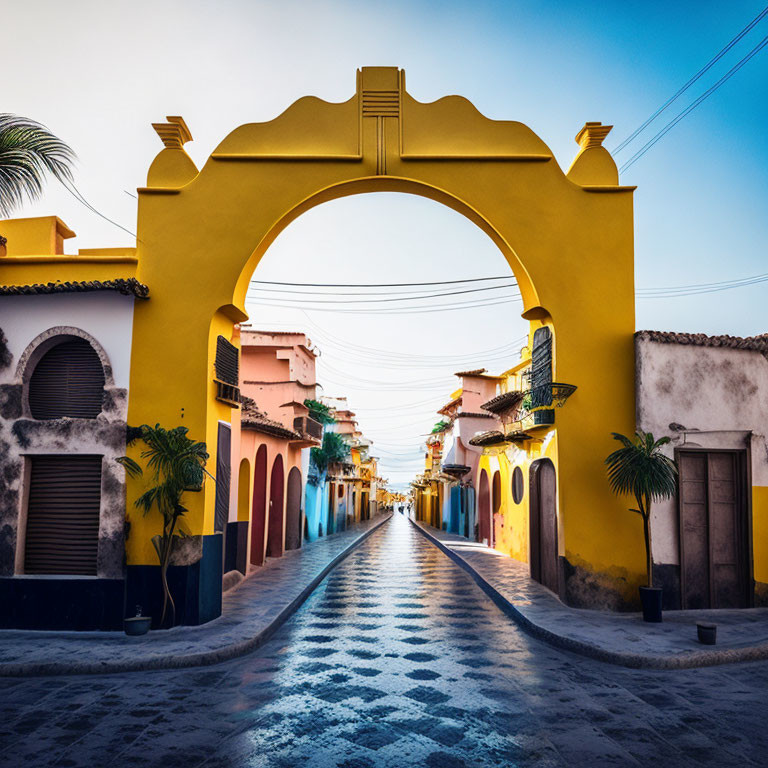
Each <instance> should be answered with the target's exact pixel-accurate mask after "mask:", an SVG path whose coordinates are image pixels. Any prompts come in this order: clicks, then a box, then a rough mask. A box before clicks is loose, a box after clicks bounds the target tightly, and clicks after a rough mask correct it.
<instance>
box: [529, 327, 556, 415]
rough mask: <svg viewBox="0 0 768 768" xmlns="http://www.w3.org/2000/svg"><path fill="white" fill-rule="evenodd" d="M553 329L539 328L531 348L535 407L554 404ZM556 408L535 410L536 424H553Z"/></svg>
mask: <svg viewBox="0 0 768 768" xmlns="http://www.w3.org/2000/svg"><path fill="white" fill-rule="evenodd" d="M551 385H552V331H550V329H549V328H546V327H544V328H537V329H536V331H534V334H533V349H532V350H531V403H532V405H533V407H539V408H540V407H541V406H547V405H552V387H551ZM554 419H555V412H554V410H550V409H547V410H541V411H535V412H534V423H535V424H552V423H553V422H554Z"/></svg>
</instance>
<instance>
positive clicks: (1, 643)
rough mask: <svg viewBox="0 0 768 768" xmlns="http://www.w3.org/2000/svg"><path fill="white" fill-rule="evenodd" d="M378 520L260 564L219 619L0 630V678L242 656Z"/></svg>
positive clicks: (225, 605)
mask: <svg viewBox="0 0 768 768" xmlns="http://www.w3.org/2000/svg"><path fill="white" fill-rule="evenodd" d="M385 520H386V517H385V516H378V517H376V518H374V519H373V520H365V521H362V522H360V523H356V524H355V525H354V526H352V527H350V528H348V529H347V530H345V531H341V532H340V533H336V534H333V535H331V536H327V537H324V538H322V539H318V540H317V541H315V542H312V543H311V544H309V545H306V546H303V547H301V549H296V550H291V551H289V552H286V553H285V554H284V555H283V556H282V557H280V558H276V559H274V560H269V561H267V563H266V565H264V566H263V567H261V568H259V569H258V570H256V571H255V572H254V573H252V574H251V575H250V576H249V577H248V578H247V579H244V580H243V581H241V582H240V584H239V585H238V586H237V587H235V588H233V589H231V590H230V591H228V592H226V593H225V594H224V599H223V605H222V615H221V616H220V617H219V618H218V619H216V620H214V621H211V622H208V623H207V624H203V625H201V626H197V627H174V628H173V629H170V630H162V631H156V632H150V633H149V634H147V635H143V636H141V637H128V636H126V635H125V634H124V633H122V632H37V631H35V632H30V631H20V630H0V677H2V676H8V675H26V676H28V675H39V674H73V673H74V674H86V673H90V674H93V673H97V674H98V673H103V672H123V671H129V670H132V669H173V668H178V667H185V666H186V667H189V666H201V665H204V664H211V663H216V662H220V661H223V660H226V659H230V658H233V657H235V656H238V655H242V654H243V653H247V652H249V651H251V650H253V649H254V648H255V647H257V646H258V645H259V644H260V643H261V642H263V641H264V640H265V639H266V638H267V637H268V636H269V634H270V632H271V631H273V630H274V629H276V626H277V624H279V623H280V622H281V621H282V620H284V619H285V618H286V617H287V616H288V615H290V614H291V613H292V612H293V611H294V610H295V609H296V608H297V607H298V605H300V604H301V602H302V601H303V600H304V599H305V598H306V597H307V596H308V594H309V593H310V592H311V591H312V589H313V588H314V587H315V586H316V585H317V583H318V582H319V580H320V579H321V578H322V577H323V576H324V574H325V573H326V572H327V571H328V569H329V568H330V567H332V566H333V564H334V563H336V562H338V560H339V559H340V558H343V557H344V556H345V554H346V553H347V552H348V551H349V550H350V549H351V548H353V547H355V546H356V545H357V544H358V543H359V542H360V541H361V540H362V538H364V537H365V536H367V535H368V534H369V533H370V532H371V531H372V530H373V529H375V528H376V527H377V526H379V525H381V524H382V523H383V522H384V521H385Z"/></svg>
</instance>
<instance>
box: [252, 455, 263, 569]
mask: <svg viewBox="0 0 768 768" xmlns="http://www.w3.org/2000/svg"><path fill="white" fill-rule="evenodd" d="M266 527H267V446H266V445H260V446H259V450H258V451H257V452H256V463H255V466H254V470H253V505H252V513H251V563H252V564H253V565H263V564H264V531H265V528H266Z"/></svg>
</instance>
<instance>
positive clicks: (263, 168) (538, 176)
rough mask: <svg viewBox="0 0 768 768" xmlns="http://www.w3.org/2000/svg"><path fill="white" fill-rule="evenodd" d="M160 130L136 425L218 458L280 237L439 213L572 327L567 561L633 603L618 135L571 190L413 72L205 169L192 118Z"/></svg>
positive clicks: (196, 527) (243, 133)
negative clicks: (613, 469)
mask: <svg viewBox="0 0 768 768" xmlns="http://www.w3.org/2000/svg"><path fill="white" fill-rule="evenodd" d="M155 128H156V130H157V132H158V133H159V134H160V136H161V138H162V140H163V143H164V145H165V146H164V149H163V150H162V151H161V152H160V154H159V155H158V156H157V158H156V159H155V160H154V162H153V163H152V165H151V167H150V169H149V174H148V179H147V186H146V187H144V188H142V189H140V190H139V210H138V243H137V256H138V267H137V277H138V278H139V280H140V281H141V282H143V283H146V284H147V285H148V286H149V287H150V291H151V300H150V301H147V302H144V303H142V304H140V305H137V307H136V310H135V317H134V335H133V350H132V361H131V383H130V393H131V396H130V404H129V421H130V423H132V424H139V423H153V424H154V423H156V422H160V423H162V424H164V425H167V426H172V425H176V424H180V423H183V424H185V425H186V426H188V427H189V429H190V432H191V434H192V436H194V437H195V438H198V439H205V440H206V442H207V444H208V446H209V449H210V450H211V451H214V450H215V445H216V429H217V424H218V422H219V421H220V420H229V419H230V418H231V416H232V411H231V410H230V408H229V406H227V405H226V404H225V403H223V402H221V401H219V400H217V399H216V393H217V390H216V385H215V383H214V369H213V361H214V357H215V348H216V339H217V337H218V336H219V335H223V336H225V338H231V337H232V327H233V324H234V323H235V322H238V321H241V320H244V319H246V314H245V308H244V301H245V293H246V289H247V286H248V281H249V280H250V277H251V274H252V272H253V270H254V269H255V267H256V265H257V264H258V262H259V260H260V258H261V257H262V255H263V254H264V252H265V251H266V249H267V248H268V247H269V245H270V244H271V243H272V242H273V240H274V239H275V237H276V236H277V235H278V234H279V233H280V231H281V230H282V229H283V228H284V227H286V226H287V225H288V224H289V223H290V222H291V221H293V220H294V219H295V218H296V217H298V216H300V215H301V214H302V213H303V212H304V211H306V210H308V209H309V208H311V207H313V206H315V205H318V204H320V203H322V202H325V201H328V200H332V199H335V198H339V197H342V196H345V195H351V194H360V193H366V192H379V191H399V192H407V193H411V194H417V195H422V196H425V197H429V198H431V199H433V200H437V201H438V202H441V203H444V204H445V205H448V206H450V207H451V208H453V209H455V210H457V211H458V212H460V213H461V214H462V215H464V216H467V217H468V218H469V219H470V220H472V221H474V222H475V223H476V224H477V225H478V226H479V227H480V228H481V229H483V231H485V232H486V233H487V234H488V235H489V237H491V238H492V239H493V241H494V242H495V243H496V244H497V245H498V247H499V248H500V250H501V251H502V253H503V254H504V256H505V257H506V259H507V261H508V262H509V264H510V267H511V268H512V270H513V271H514V273H515V276H516V278H517V280H518V283H519V285H520V290H521V293H522V297H523V302H524V312H523V317H525V318H526V319H528V320H529V321H530V322H531V327H532V330H533V329H535V328H537V327H540V326H541V325H554V326H556V329H557V335H556V349H555V356H554V378H555V380H557V381H564V382H569V383H572V384H576V385H577V386H578V391H577V393H576V394H575V395H574V396H573V397H572V398H571V399H570V400H569V402H568V405H567V407H565V408H563V409H559V410H558V412H557V424H556V426H555V429H554V430H552V433H551V434H550V435H549V436H548V437H547V441H546V451H547V455H549V456H553V460H554V461H555V463H556V465H557V468H558V499H559V511H558V515H559V526H560V528H561V530H562V540H561V552H560V554H561V555H563V556H565V557H567V558H568V561H569V563H570V564H571V565H572V566H573V567H574V568H575V569H576V571H577V572H578V579H579V580H580V581H582V582H583V584H584V589H585V591H589V590H594V587H595V586H597V587H599V588H600V589H603V590H604V591H606V593H609V592H610V593H613V594H616V595H620V596H621V598H622V599H623V598H626V599H627V600H631V599H632V597H631V595H632V590H633V588H634V587H635V586H636V584H637V583H638V582H639V580H640V578H641V574H642V572H643V542H642V532H641V530H640V527H639V526H636V525H634V523H635V521H634V519H633V516H632V515H630V514H628V513H627V512H626V510H625V509H624V506H623V504H622V503H621V502H618V501H617V500H616V499H615V498H613V497H612V495H611V494H610V492H609V489H608V486H607V483H606V480H605V474H604V469H603V458H604V457H605V456H606V455H607V454H608V453H609V452H610V450H611V439H610V432H612V431H621V432H630V433H631V432H632V430H633V428H634V363H633V345H632V334H633V331H634V275H633V225H632V194H631V191H632V188H631V187H621V186H619V185H618V175H617V173H616V166H615V164H614V163H613V160H612V158H611V157H610V154H609V153H608V152H607V151H606V150H605V149H604V148H603V147H602V146H601V144H602V140H603V138H604V137H605V135H606V134H607V132H608V130H609V127H607V126H602V125H600V124H599V123H587V124H586V125H585V127H584V128H583V129H582V131H581V132H580V133H579V135H578V136H577V141H578V143H579V145H580V151H579V153H578V155H577V157H576V160H575V161H574V163H573V164H572V165H571V168H570V169H569V171H568V172H567V174H566V173H564V172H563V171H562V170H561V168H560V167H559V165H558V164H557V162H556V161H555V159H554V157H553V155H552V152H551V151H550V150H549V148H548V147H547V146H546V145H545V144H544V142H543V141H542V140H541V139H540V138H539V137H538V136H536V135H535V134H534V133H533V132H532V131H531V130H530V129H529V128H528V127H526V126H525V125H523V124H521V123H517V122H508V121H494V120H489V119H488V118H486V117H484V116H483V115H481V114H480V113H479V112H477V110H476V109H475V108H474V107H473V106H472V104H470V103H469V102H468V101H467V100H465V99H463V98H461V97H458V96H449V97H446V98H443V99H440V100H438V101H436V102H433V103H430V104H422V103H419V102H417V101H416V100H415V99H413V98H412V97H411V96H410V95H409V94H408V93H407V91H406V90H405V76H404V73H403V71H402V70H398V69H397V68H392V67H370V68H363V69H362V70H360V71H359V72H358V74H357V89H356V93H355V95H354V96H353V97H352V98H351V99H350V100H348V101H346V102H344V103H340V104H331V103H328V102H325V101H322V100H320V99H317V98H314V97H306V98H302V99H300V100H299V101H297V102H296V103H294V104H293V105H292V106H291V107H289V108H288V109H287V110H286V111H285V112H284V113H283V114H282V115H280V116H279V117H277V118H276V119H275V120H272V121H271V122H268V123H257V124H249V125H244V126H241V127H240V128H237V129H236V130H235V131H233V132H232V133H231V134H230V135H229V136H227V137H226V138H225V139H224V141H223V142H222V143H221V144H220V145H219V146H218V147H217V148H216V150H215V151H214V152H213V154H212V155H211V156H210V158H209V159H208V161H207V163H206V164H205V166H204V167H203V168H202V170H200V171H198V169H197V168H196V167H195V165H194V163H193V162H192V160H191V158H190V157H189V156H188V155H187V154H186V152H185V151H184V148H183V145H184V143H186V142H187V141H189V140H190V139H191V135H190V133H189V130H188V129H187V127H186V125H185V124H184V121H183V120H181V119H180V118H168V122H167V123H161V124H158V125H156V126H155ZM371 235H372V237H373V236H375V233H371ZM235 413H238V412H237V411H235ZM212 459H213V460H214V461H215V456H214V457H212ZM136 490H137V489H135V488H133V487H130V486H129V492H128V500H127V510H128V512H127V514H128V516H129V518H130V519H131V523H132V529H131V536H130V539H129V544H128V553H127V555H128V563H129V566H133V565H138V566H141V565H153V564H154V563H155V562H156V556H155V553H154V550H153V548H152V545H151V543H150V537H151V535H152V533H154V530H152V529H151V526H152V521H151V519H150V518H147V519H144V518H141V517H140V516H139V515H137V514H136V513H135V512H134V511H133V498H134V495H135V493H136ZM190 496H193V498H190V499H189V506H190V511H189V514H188V524H189V527H190V528H191V530H192V532H193V533H194V534H197V535H200V536H202V537H203V538H205V537H208V536H212V535H213V517H214V492H213V487H212V486H210V487H207V488H206V489H205V490H204V492H203V493H200V494H195V495H192V494H190ZM203 551H205V547H204V548H203ZM578 588H579V584H577V583H576V582H574V589H576V590H578ZM201 589H203V588H202V587H201ZM578 599H579V598H578V594H577V593H574V601H578Z"/></svg>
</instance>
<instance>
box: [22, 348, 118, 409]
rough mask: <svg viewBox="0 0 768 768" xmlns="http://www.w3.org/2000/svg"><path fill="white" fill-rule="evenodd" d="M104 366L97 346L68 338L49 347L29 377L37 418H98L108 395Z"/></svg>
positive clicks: (30, 402) (30, 392) (31, 396)
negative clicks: (105, 396)
mask: <svg viewBox="0 0 768 768" xmlns="http://www.w3.org/2000/svg"><path fill="white" fill-rule="evenodd" d="M104 383H105V380H104V368H103V367H102V365H101V360H100V359H99V356H98V355H97V354H96V351H95V350H94V348H93V347H92V346H91V345H90V344H89V343H88V342H87V341H86V340H85V339H80V338H68V339H67V340H66V341H62V342H61V343H60V344H57V345H56V346H55V347H52V348H51V349H49V350H48V351H47V352H46V353H45V354H44V355H43V356H42V357H41V358H40V361H39V362H38V364H37V365H36V366H35V369H34V371H32V376H31V377H30V380H29V409H30V411H31V413H32V416H33V417H34V418H35V419H61V418H63V417H64V416H69V417H70V418H74V419H95V418H96V417H97V416H98V415H99V414H100V413H101V408H102V401H103V397H104Z"/></svg>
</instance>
